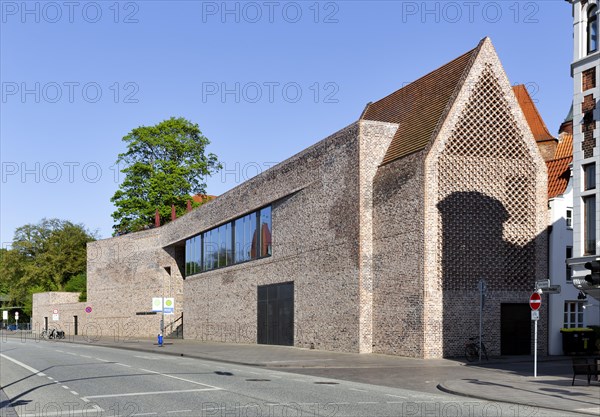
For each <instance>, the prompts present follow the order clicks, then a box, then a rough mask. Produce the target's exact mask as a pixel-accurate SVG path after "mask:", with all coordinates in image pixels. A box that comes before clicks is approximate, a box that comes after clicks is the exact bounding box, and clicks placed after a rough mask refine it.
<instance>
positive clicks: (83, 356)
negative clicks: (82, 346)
mask: <svg viewBox="0 0 600 417" xmlns="http://www.w3.org/2000/svg"><path fill="white" fill-rule="evenodd" d="M79 356H81V357H82V358H88V359H94V358H92V357H91V356H86V355H79Z"/></svg>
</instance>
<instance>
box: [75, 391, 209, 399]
mask: <svg viewBox="0 0 600 417" xmlns="http://www.w3.org/2000/svg"><path fill="white" fill-rule="evenodd" d="M217 390H220V388H198V389H182V390H175V391H152V392H129V393H127V394H105V395H88V396H86V397H83V398H85V399H88V400H89V399H90V398H113V397H137V396H141V395H159V394H179V393H182V392H203V391H217ZM83 398H82V399H83Z"/></svg>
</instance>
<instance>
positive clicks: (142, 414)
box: [132, 413, 158, 416]
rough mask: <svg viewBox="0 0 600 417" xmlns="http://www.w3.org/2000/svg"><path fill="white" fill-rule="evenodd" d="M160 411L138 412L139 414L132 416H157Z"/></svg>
mask: <svg viewBox="0 0 600 417" xmlns="http://www.w3.org/2000/svg"><path fill="white" fill-rule="evenodd" d="M157 414H158V413H137V414H132V416H155V415H157Z"/></svg>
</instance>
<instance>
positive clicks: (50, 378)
mask: <svg viewBox="0 0 600 417" xmlns="http://www.w3.org/2000/svg"><path fill="white" fill-rule="evenodd" d="M46 378H48V379H49V380H50V381H54V378H52V377H51V376H47V377H46Z"/></svg>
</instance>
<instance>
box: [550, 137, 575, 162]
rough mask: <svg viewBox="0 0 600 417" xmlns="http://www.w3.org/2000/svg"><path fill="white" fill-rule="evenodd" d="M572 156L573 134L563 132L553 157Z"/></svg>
mask: <svg viewBox="0 0 600 417" xmlns="http://www.w3.org/2000/svg"><path fill="white" fill-rule="evenodd" d="M567 156H573V135H572V134H571V133H563V134H562V137H561V141H560V142H559V143H558V146H557V147H556V151H554V159H560V158H566V157H567Z"/></svg>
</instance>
